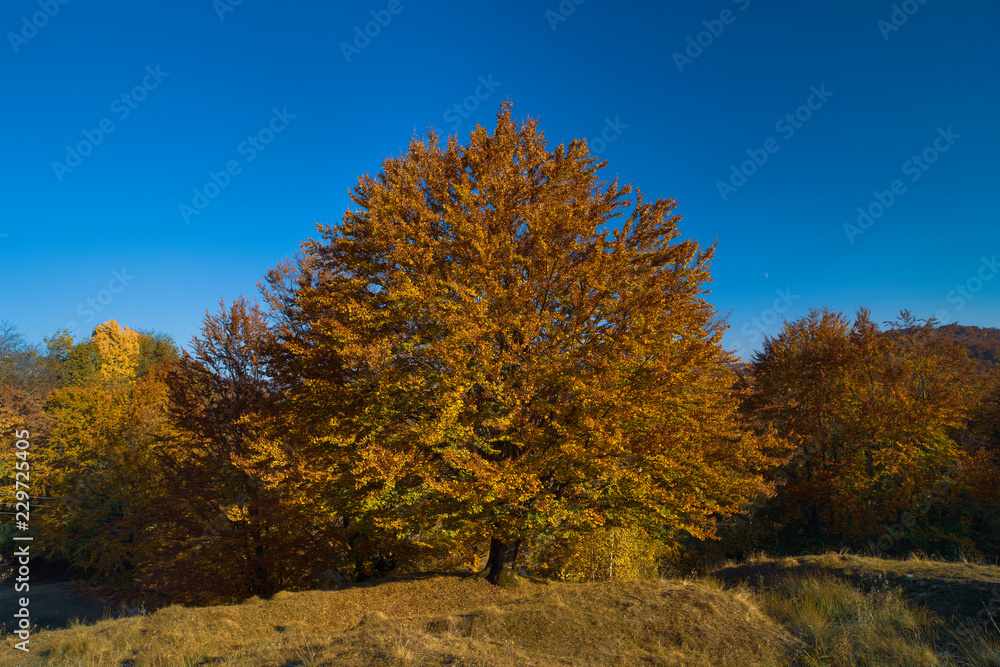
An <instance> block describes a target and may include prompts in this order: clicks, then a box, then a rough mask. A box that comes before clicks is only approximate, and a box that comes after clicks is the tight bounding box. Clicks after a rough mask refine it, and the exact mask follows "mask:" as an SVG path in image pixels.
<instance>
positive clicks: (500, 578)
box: [483, 537, 521, 586]
mask: <svg viewBox="0 0 1000 667" xmlns="http://www.w3.org/2000/svg"><path fill="white" fill-rule="evenodd" d="M520 548H521V540H520V539H518V540H516V541H515V542H504V541H503V540H500V539H498V538H496V537H494V538H492V539H490V557H489V560H487V561H486V568H485V569H484V570H483V572H484V573H485V574H486V581H488V582H490V583H491V584H493V585H494V586H510V585H513V584H515V583H516V580H515V578H514V577H515V575H514V568H515V566H516V564H517V552H518V551H519V550H520Z"/></svg>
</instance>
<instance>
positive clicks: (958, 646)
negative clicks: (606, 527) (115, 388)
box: [0, 554, 1000, 667]
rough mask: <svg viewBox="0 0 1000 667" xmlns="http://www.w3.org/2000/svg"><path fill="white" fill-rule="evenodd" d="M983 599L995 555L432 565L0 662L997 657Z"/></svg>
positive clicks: (121, 630) (130, 621) (127, 629)
mask: <svg viewBox="0 0 1000 667" xmlns="http://www.w3.org/2000/svg"><path fill="white" fill-rule="evenodd" d="M994 596H1000V567H995V566H984V565H974V564H966V563H943V562H940V561H934V560H925V559H917V558H911V559H909V560H901V561H893V560H882V559H875V558H864V557H859V556H847V555H836V554H827V555H822V556H804V557H800V558H786V559H774V558H765V557H761V558H755V559H751V560H750V561H749V562H747V563H744V564H740V565H729V566H727V567H723V568H721V569H718V570H717V571H715V572H713V573H712V574H710V575H709V576H706V577H699V578H691V579H670V580H666V579H665V580H657V581H645V582H596V583H585V584H570V583H562V582H544V581H539V580H522V582H521V585H520V586H518V587H515V588H506V589H498V588H495V587H492V586H490V585H488V584H486V583H484V582H483V581H481V580H478V579H473V578H467V577H463V576H459V575H447V574H444V575H442V574H438V575H425V576H416V577H408V578H401V579H395V580H385V581H381V582H379V583H376V584H370V585H356V586H352V587H349V588H346V589H343V590H338V591H308V592H298V593H287V592H286V593H279V594H278V595H276V596H274V597H273V598H272V599H270V600H259V599H256V598H254V599H251V600H248V601H246V602H244V603H243V604H239V605H232V606H216V607H204V608H185V607H180V606H171V607H167V608H165V609H161V610H159V611H157V612H156V613H153V614H140V615H136V616H132V617H128V618H118V619H109V620H103V621H100V622H97V623H93V624H83V623H73V624H70V626H69V627H67V628H64V629H58V630H42V631H40V632H38V633H37V634H36V635H34V636H33V638H32V642H31V648H32V651H31V653H30V654H28V655H26V654H24V653H22V652H20V651H14V650H13V649H12V646H13V644H14V642H15V641H17V639H16V638H14V637H10V636H8V637H5V638H4V639H3V641H2V642H0V643H2V644H4V645H3V646H0V665H24V666H25V667H31V666H34V665H48V664H51V665H69V666H81V667H83V666H86V667H107V666H113V665H117V666H121V667H143V666H146V665H164V666H166V665H192V666H193V665H260V666H263V665H269V666H275V667H293V666H296V665H297V666H302V667H305V666H310V665H469V666H471V665H477V666H481V667H486V666H488V665H490V666H506V665H510V666H514V665H517V666H520V665H595V666H596V665H706V666H708V665H712V666H715V665H722V666H725V665H733V666H737V665H739V666H745V665H983V666H986V665H994V666H995V665H1000V641H998V640H1000V629H998V628H997V627H996V626H995V625H993V624H992V619H991V617H990V615H989V614H988V613H981V611H982V610H988V609H989V607H990V605H991V603H992V605H993V608H994V609H996V608H997V605H1000V597H994ZM977 616H978V617H979V619H978V620H977ZM994 616H997V615H996V614H994ZM998 620H1000V617H998ZM981 621H985V622H986V623H985V625H984V624H983V623H981Z"/></svg>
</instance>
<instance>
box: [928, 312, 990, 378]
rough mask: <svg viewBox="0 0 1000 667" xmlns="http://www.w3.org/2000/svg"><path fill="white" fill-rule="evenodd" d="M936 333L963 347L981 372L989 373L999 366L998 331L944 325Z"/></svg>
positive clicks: (987, 328) (959, 325) (986, 328)
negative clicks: (977, 364) (955, 341)
mask: <svg viewBox="0 0 1000 667" xmlns="http://www.w3.org/2000/svg"><path fill="white" fill-rule="evenodd" d="M937 332H938V333H939V334H941V335H942V336H945V337H947V338H949V339H952V340H957V341H958V342H959V343H961V344H962V345H964V346H965V347H966V349H967V350H969V356H970V357H971V358H973V359H975V360H976V361H977V362H978V363H979V366H980V368H981V369H982V370H986V371H990V370H993V369H994V368H996V365H997V364H1000V329H996V328H994V327H974V326H968V325H963V324H945V325H944V326H940V327H938V328H937Z"/></svg>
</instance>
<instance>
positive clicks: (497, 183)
mask: <svg viewBox="0 0 1000 667" xmlns="http://www.w3.org/2000/svg"><path fill="white" fill-rule="evenodd" d="M604 166H605V164H604V163H603V162H602V161H600V160H599V159H598V158H596V157H594V156H593V155H592V154H591V153H590V152H589V151H588V148H587V144H586V142H584V141H573V142H571V143H569V144H567V145H560V146H558V147H555V148H552V147H550V146H548V145H547V144H546V141H545V138H544V135H543V134H542V131H541V129H540V128H539V126H538V123H537V121H535V120H532V119H526V120H523V121H521V120H518V119H516V118H514V117H513V115H512V111H511V109H510V107H509V105H505V107H504V108H503V109H501V112H500V113H499V114H498V116H497V123H496V126H495V128H490V129H485V128H483V127H477V129H476V130H475V131H473V132H472V133H471V135H470V136H469V139H468V142H467V143H464V144H462V143H460V142H459V140H458V138H457V137H450V138H448V139H444V140H442V139H441V138H440V137H438V136H437V135H435V134H434V133H433V132H432V133H430V134H429V135H428V136H426V137H424V138H418V139H414V140H413V141H412V142H411V143H410V146H409V149H408V151H407V152H406V153H404V154H402V155H400V156H397V157H393V158H390V159H387V160H385V161H384V163H383V164H382V168H381V171H380V172H379V173H377V174H376V175H365V176H363V177H361V178H360V179H359V181H358V182H357V184H356V186H355V187H354V188H353V190H352V194H351V201H352V203H353V204H352V206H351V208H350V209H349V210H348V211H347V212H346V214H345V215H344V217H343V220H342V221H341V222H340V223H338V224H331V225H319V226H318V227H317V235H316V237H315V238H311V239H308V240H305V241H304V242H303V243H302V245H301V248H300V251H299V253H298V254H297V255H295V256H293V257H291V258H289V259H288V260H286V261H284V262H282V263H281V264H279V265H277V266H275V267H273V268H272V269H271V270H270V271H269V272H268V273H267V274H266V275H264V276H262V277H261V281H260V283H259V285H258V289H257V291H256V293H254V294H248V295H247V296H246V297H244V298H241V299H239V300H236V301H232V302H229V303H225V302H223V303H220V304H218V305H215V304H211V307H210V308H209V309H208V311H207V313H206V316H205V319H204V322H203V327H202V329H201V333H200V334H199V335H198V336H197V337H196V338H195V339H194V340H192V341H191V342H190V343H189V344H185V346H184V349H183V350H182V349H181V348H180V347H179V346H178V341H174V340H173V339H172V338H171V337H170V335H168V334H167V333H162V332H152V331H140V330H134V329H132V328H130V327H129V326H128V325H129V323H128V322H117V321H115V320H109V321H106V322H104V323H103V324H100V325H99V326H97V327H96V328H94V329H93V330H92V332H88V335H87V336H86V337H84V338H79V339H77V338H74V337H72V336H71V335H70V333H69V332H67V331H57V332H53V333H52V335H51V336H49V337H48V338H47V339H46V340H45V346H44V347H39V346H33V345H31V344H29V342H28V341H27V340H26V339H25V338H24V337H23V336H22V335H21V334H20V333H19V332H18V330H17V328H16V324H17V323H16V322H9V323H6V324H5V325H4V326H3V329H2V330H0V336H2V337H0V433H2V442H3V443H5V445H4V447H3V449H2V463H0V466H2V467H0V476H2V477H3V478H4V488H5V489H13V488H14V486H13V479H14V477H15V473H16V471H17V470H19V469H21V468H22V467H23V466H21V467H19V464H21V463H22V462H23V459H18V457H17V454H16V452H17V450H16V449H15V448H14V447H13V443H14V441H15V440H16V439H17V438H18V437H21V436H19V435H16V434H19V433H24V432H28V433H30V440H31V451H30V454H29V456H30V461H29V462H30V470H31V477H30V482H31V488H32V492H31V520H32V531H33V535H34V542H33V546H32V549H33V551H32V555H33V559H34V562H35V563H36V564H37V563H38V562H39V561H44V562H45V563H47V564H48V565H49V566H51V567H53V568H63V569H66V570H71V571H73V572H74V573H76V575H77V576H80V577H85V578H86V579H87V580H88V581H90V582H91V583H92V584H93V586H95V587H97V589H98V590H101V591H103V592H104V593H105V594H106V595H108V596H111V597H114V598H115V599H117V600H120V601H123V602H124V601H131V600H142V601H143V603H144V604H145V606H146V608H148V609H153V608H157V607H161V606H164V605H167V604H170V603H174V602H182V603H187V604H215V603H221V602H236V601H241V600H244V599H246V598H248V597H251V596H255V595H256V596H261V597H267V596H271V595H273V594H275V593H276V592H278V591H283V590H308V589H315V588H335V587H338V586H341V585H343V584H345V583H350V582H358V581H363V580H369V579H374V578H379V577H384V576H387V575H390V574H396V573H405V572H417V571H450V572H455V571H460V572H467V573H469V574H475V575H476V576H481V577H483V578H485V579H486V580H487V581H488V582H490V583H492V584H496V585H506V584H510V583H511V582H514V581H516V579H517V577H518V576H519V575H520V576H527V575H529V574H530V575H531V576H535V577H542V578H550V579H562V580H568V581H585V580H586V581H589V580H593V579H620V578H644V577H655V576H657V575H658V574H663V573H670V572H674V573H676V572H687V571H690V570H691V569H692V568H697V567H698V566H699V564H700V563H706V562H716V561H719V560H722V559H726V558H729V559H736V560H739V559H741V558H743V557H745V556H746V555H747V554H749V553H752V552H755V551H758V550H766V551H767V552H768V553H772V554H802V553H820V552H821V550H826V549H834V550H839V549H850V550H853V551H855V552H865V553H869V554H881V555H886V556H894V557H897V556H898V557H903V556H906V555H908V554H910V553H912V552H918V553H924V554H928V555H936V556H940V557H942V558H954V557H956V556H959V555H963V554H964V555H966V556H975V557H977V558H981V559H985V560H990V561H992V560H995V559H996V558H998V557H1000V495H998V494H1000V489H998V485H997V484H996V479H997V471H998V465H1000V420H998V407H1000V406H998V404H1000V371H998V369H997V367H996V365H995V362H996V350H997V347H998V345H997V338H996V335H995V334H996V333H997V332H996V331H995V330H980V329H977V328H974V327H962V326H959V325H949V323H944V322H937V321H935V320H934V319H933V318H931V319H922V318H921V317H920V315H921V314H919V313H916V314H911V313H910V312H908V311H906V310H905V309H902V308H901V309H900V314H899V317H898V319H897V320H896V321H893V322H885V323H879V322H875V321H873V320H872V319H871V316H870V313H869V311H868V310H866V309H865V308H863V307H862V308H859V310H857V312H855V313H842V312H835V311H832V310H829V309H822V308H820V309H814V310H811V311H810V312H809V313H808V314H807V315H805V316H802V317H799V318H798V319H793V320H790V321H786V322H785V323H784V324H783V326H782V327H781V328H780V331H779V330H776V332H775V334H774V335H773V336H769V337H767V338H766V339H765V340H764V343H763V346H762V348H761V349H760V350H758V351H757V352H756V353H755V354H754V355H753V357H752V359H749V360H747V361H745V362H744V361H741V360H739V359H737V358H736V357H735V356H734V355H733V354H732V353H731V352H728V351H726V349H724V347H723V345H722V334H723V332H724V331H725V328H726V327H727V326H728V323H727V321H726V319H725V318H724V317H722V316H720V314H719V313H718V312H716V310H715V308H714V307H713V305H712V303H711V300H710V299H711V293H710V289H711V280H712V279H711V267H712V261H713V257H714V250H715V247H716V246H715V243H712V244H708V245H704V244H699V243H698V242H695V241H693V240H690V239H688V238H686V237H685V235H684V234H683V231H682V229H683V223H682V221H681V219H680V217H679V216H678V215H676V214H675V213H674V209H675V206H676V203H675V202H674V201H673V200H664V199H657V200H655V201H654V200H649V199H646V198H644V197H643V196H642V194H641V193H640V192H639V191H638V190H637V189H636V188H634V187H633V186H631V185H629V184H623V183H619V181H618V180H617V179H612V178H608V177H607V176H606V172H605V170H604ZM724 242H725V239H720V240H719V241H718V243H724ZM205 305H206V306H208V305H209V304H205ZM5 493H6V494H7V496H6V497H5V502H6V504H7V506H8V507H9V509H8V510H5V511H8V512H13V507H14V503H15V500H16V499H15V497H14V495H13V491H7V492H5ZM14 534H15V527H14V523H13V522H9V521H5V522H4V523H3V531H2V534H0V542H2V543H3V548H2V553H3V554H5V555H6V554H10V553H12V552H13V550H14V547H13V544H14V542H13V541H12V540H13V537H14Z"/></svg>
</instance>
